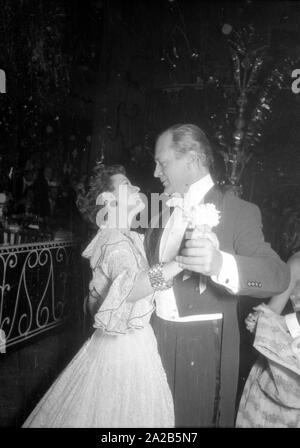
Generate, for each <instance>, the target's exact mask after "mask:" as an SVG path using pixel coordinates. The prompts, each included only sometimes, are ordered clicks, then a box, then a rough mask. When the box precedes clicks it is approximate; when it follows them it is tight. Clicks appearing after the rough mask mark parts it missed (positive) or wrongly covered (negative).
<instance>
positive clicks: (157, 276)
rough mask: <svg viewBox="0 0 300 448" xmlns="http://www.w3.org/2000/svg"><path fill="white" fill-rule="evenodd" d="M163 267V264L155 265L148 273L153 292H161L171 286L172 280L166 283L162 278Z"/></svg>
mask: <svg viewBox="0 0 300 448" xmlns="http://www.w3.org/2000/svg"><path fill="white" fill-rule="evenodd" d="M163 265H164V264H163V263H158V264H155V265H153V266H152V267H151V268H150V269H149V271H148V276H149V280H150V284H151V286H152V288H153V289H154V291H163V290H164V289H169V288H172V286H173V279H171V280H168V281H167V280H165V278H164V275H163V269H162V268H163Z"/></svg>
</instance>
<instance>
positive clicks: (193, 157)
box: [187, 149, 199, 166]
mask: <svg viewBox="0 0 300 448" xmlns="http://www.w3.org/2000/svg"><path fill="white" fill-rule="evenodd" d="M187 158H188V160H187V163H188V166H194V165H197V164H198V161H199V154H198V153H197V152H196V151H194V150H193V149H192V150H191V151H189V152H188V154H187Z"/></svg>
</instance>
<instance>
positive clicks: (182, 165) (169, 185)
mask: <svg viewBox="0 0 300 448" xmlns="http://www.w3.org/2000/svg"><path fill="white" fill-rule="evenodd" d="M171 144H172V136H171V134H170V133H169V132H167V133H165V134H162V135H161V136H160V137H159V139H158V140H157V143H156V147H155V162H156V167H155V171H154V177H158V178H159V179H160V181H161V183H162V184H163V186H164V192H165V193H166V194H168V195H171V194H173V193H181V194H184V193H186V191H187V190H188V186H189V167H188V162H189V159H188V156H187V155H182V156H180V157H179V158H176V152H175V151H174V149H173V148H172V146H171ZM177 157H178V156H177Z"/></svg>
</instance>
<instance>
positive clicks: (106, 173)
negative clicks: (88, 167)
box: [86, 164, 126, 223]
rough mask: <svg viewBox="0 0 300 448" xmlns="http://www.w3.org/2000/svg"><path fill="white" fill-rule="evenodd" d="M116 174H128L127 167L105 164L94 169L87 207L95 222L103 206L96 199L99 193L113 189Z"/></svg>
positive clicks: (90, 181)
mask: <svg viewBox="0 0 300 448" xmlns="http://www.w3.org/2000/svg"><path fill="white" fill-rule="evenodd" d="M114 174H124V176H126V171H125V168H124V167H123V166H122V165H109V166H105V165H103V164H101V165H97V166H96V167H95V168H94V169H93V174H92V175H91V177H90V180H89V190H88V193H87V196H86V198H87V207H88V210H87V212H88V214H89V217H90V220H92V222H93V223H95V219H96V215H97V213H98V211H99V209H100V208H101V206H99V205H96V199H97V197H98V196H99V194H101V193H103V192H104V191H112V190H113V185H112V179H111V177H112V176H113V175H114Z"/></svg>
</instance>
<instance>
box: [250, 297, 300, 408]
mask: <svg viewBox="0 0 300 448" xmlns="http://www.w3.org/2000/svg"><path fill="white" fill-rule="evenodd" d="M256 309H258V310H259V311H260V315H259V318H258V322H257V329H256V335H255V341H254V347H255V348H256V350H258V351H259V352H260V353H261V354H262V355H263V356H264V357H265V358H266V359H267V368H266V369H264V371H263V372H262V374H261V375H260V378H259V379H258V384H259V386H260V388H261V389H262V390H263V391H264V393H265V394H266V395H268V396H269V397H271V398H272V400H274V401H275V402H277V403H280V404H281V405H283V406H285V407H288V408H296V409H300V356H299V351H298V350H297V347H296V344H295V342H299V341H295V340H294V341H293V339H292V337H291V335H290V334H289V332H288V331H287V329H286V328H285V325H284V317H283V316H280V315H278V314H276V313H274V312H273V311H272V310H271V309H270V308H269V307H268V306H266V305H265V304H262V305H259V307H257V308H256Z"/></svg>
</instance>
